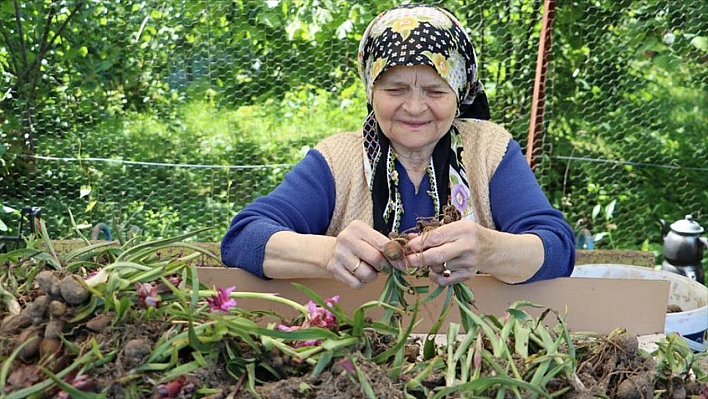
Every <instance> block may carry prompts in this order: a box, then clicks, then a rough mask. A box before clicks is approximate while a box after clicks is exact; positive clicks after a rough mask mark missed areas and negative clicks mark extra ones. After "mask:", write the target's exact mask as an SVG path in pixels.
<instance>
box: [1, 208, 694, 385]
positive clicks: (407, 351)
mask: <svg viewBox="0 0 708 399" xmlns="http://www.w3.org/2000/svg"><path fill="white" fill-rule="evenodd" d="M447 222H449V221H443V223H447ZM42 230H43V231H44V229H42ZM199 233H200V231H197V232H193V233H189V234H185V235H183V236H179V237H175V238H171V239H164V240H157V241H153V242H144V243H139V242H128V243H124V244H123V245H122V246H120V247H117V246H115V245H114V243H99V244H91V243H89V242H87V243H86V245H85V246H84V247H82V248H77V249H75V250H73V251H70V252H67V253H63V254H57V253H56V252H55V251H54V250H53V248H52V242H51V241H50V240H49V239H48V238H47V237H46V235H42V236H41V240H32V239H30V240H28V246H27V248H25V249H20V250H17V251H14V252H11V253H7V254H0V362H1V365H0V398H8V399H10V398H28V397H29V398H278V399H289V398H347V399H349V398H657V397H658V398H690V397H694V398H702V399H708V388H707V387H706V382H708V375H707V372H706V370H704V369H702V368H701V366H700V364H701V363H700V361H701V359H705V357H706V354H705V353H694V352H693V351H691V350H690V349H689V348H688V346H687V345H686V343H685V341H684V340H683V339H682V338H681V337H679V336H678V335H676V334H669V335H667V336H666V339H662V340H661V341H660V342H659V343H658V348H657V349H656V350H655V351H653V352H652V353H646V352H645V351H643V350H642V349H641V348H639V345H638V341H637V337H636V336H632V335H629V334H627V333H626V332H624V331H623V330H622V329H618V330H616V331H615V332H613V333H611V334H609V335H599V334H592V333H585V334H578V333H574V332H571V331H569V330H568V328H567V325H566V323H565V315H561V314H557V313H555V312H554V311H552V310H550V309H544V308H541V309H542V310H543V311H542V312H541V314H540V316H538V317H534V316H531V315H530V314H529V313H528V312H527V310H529V309H531V308H539V307H538V306H537V305H535V304H532V303H528V302H517V303H514V304H513V305H512V306H510V307H509V309H508V310H507V312H506V313H505V314H504V315H483V314H477V313H476V312H475V308H474V306H473V296H472V293H471V292H470V291H469V289H467V290H465V288H466V287H465V286H464V285H463V284H459V285H456V286H455V287H451V288H442V287H441V288H440V289H438V290H436V291H435V292H432V293H429V292H426V291H425V289H423V288H422V287H417V286H415V285H414V283H412V282H411V281H413V282H414V281H415V278H411V277H415V276H407V275H405V273H403V274H397V273H396V272H395V271H389V275H388V277H387V278H388V280H387V284H386V289H385V292H383V293H382V296H381V298H380V299H379V300H372V301H371V302H368V303H366V304H364V305H362V306H361V307H359V308H358V309H357V310H356V311H355V312H354V313H353V314H346V313H345V312H344V311H343V310H342V309H341V308H340V307H339V305H338V301H339V299H340V298H339V297H334V298H321V297H319V296H318V295H317V294H316V293H315V292H313V291H311V290H310V289H309V288H307V287H304V286H298V288H300V289H301V290H303V291H304V292H305V293H307V294H308V296H309V297H310V298H311V301H310V302H309V303H307V304H300V303H296V302H293V301H291V300H289V299H287V298H282V297H279V296H276V295H272V294H263V293H254V292H247V291H245V290H244V288H245V287H238V286H236V287H205V286H203V285H202V284H200V282H199V280H198V274H197V266H195V265H194V264H193V262H191V260H193V259H195V258H196V257H198V256H204V254H205V253H206V254H207V255H210V256H213V255H211V254H209V253H208V252H206V251H205V250H204V249H202V248H200V247H198V246H195V245H191V244H190V243H189V242H187V241H186V240H188V239H190V238H191V237H194V236H196V235H197V234H199ZM168 247H180V248H182V254H181V255H180V256H176V257H170V258H165V257H164V256H162V255H161V253H162V252H163V251H165V249H166V248H168ZM341 295H342V296H343V295H347V293H344V292H343V293H341ZM438 295H446V298H445V299H446V301H448V304H449V305H450V306H446V310H447V311H448V312H449V311H450V309H452V308H456V309H457V311H459V312H461V314H462V315H463V316H464V317H463V318H461V320H462V323H461V324H456V323H449V324H448V327H447V329H446V330H445V331H440V329H441V326H442V325H443V321H444V320H445V317H446V315H447V313H444V314H442V315H440V320H438V322H437V323H436V327H435V328H434V329H433V330H432V331H431V332H430V335H428V336H424V337H419V336H414V335H412V334H411V333H412V330H413V325H412V323H411V324H403V323H402V322H401V320H403V318H402V317H401V316H402V315H404V314H412V315H413V317H412V319H413V320H415V319H416V314H417V309H418V306H420V304H421V303H423V302H425V301H427V300H430V299H431V298H433V297H435V296H438ZM240 298H261V299H265V300H269V301H274V302H277V303H279V304H285V305H287V306H290V307H292V308H293V309H295V310H296V311H297V312H298V314H299V315H300V316H298V317H297V318H295V319H284V318H282V317H280V316H279V315H277V314H273V313H271V312H266V311H248V310H246V309H243V308H240V307H239V304H238V302H239V299H240ZM454 305H456V306H454ZM375 309H378V310H380V309H383V310H384V312H383V314H384V317H382V318H380V319H373V318H372V317H371V316H370V311H372V310H375ZM436 336H437V337H441V336H442V337H444V338H445V340H444V343H441V342H442V341H441V340H436V339H435V338H436ZM703 364H704V363H703Z"/></svg>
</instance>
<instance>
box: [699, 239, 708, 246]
mask: <svg viewBox="0 0 708 399" xmlns="http://www.w3.org/2000/svg"><path fill="white" fill-rule="evenodd" d="M698 240H699V241H700V242H701V243H702V244H703V246H705V247H706V248H708V237H699V238H698Z"/></svg>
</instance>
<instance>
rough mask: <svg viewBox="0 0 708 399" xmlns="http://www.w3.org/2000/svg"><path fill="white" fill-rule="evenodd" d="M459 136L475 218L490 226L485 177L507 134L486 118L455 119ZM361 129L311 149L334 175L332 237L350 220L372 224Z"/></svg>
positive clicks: (496, 162) (490, 172)
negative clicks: (334, 194)
mask: <svg viewBox="0 0 708 399" xmlns="http://www.w3.org/2000/svg"><path fill="white" fill-rule="evenodd" d="M455 125H456V126H457V128H458V130H459V131H460V134H461V137H462V146H463V148H464V152H463V154H462V157H463V162H464V164H465V170H466V171H467V177H468V180H469V184H470V196H471V199H472V201H473V202H472V203H473V204H474V212H475V217H476V221H477V222H478V223H480V224H481V225H482V226H484V227H488V228H492V229H493V228H494V222H493V221H492V211H491V208H490V204H489V180H490V179H491V178H492V175H493V174H494V171H495V170H496V168H497V165H499V162H500V161H501V159H502V158H503V157H504V154H505V153H506V149H507V146H508V144H509V140H510V139H511V134H509V132H507V131H506V130H505V129H504V128H503V127H501V126H499V125H497V124H495V123H492V122H488V121H479V120H457V121H455ZM362 140H363V137H362V133H361V132H348V133H339V134H336V135H333V136H330V137H328V138H326V139H324V140H323V141H322V142H320V143H319V144H318V145H317V146H316V147H315V148H316V149H317V150H318V151H319V152H320V153H321V154H322V155H323V156H324V158H325V160H326V161H327V163H328V164H329V167H330V170H331V171H332V175H333V176H334V183H335V190H336V197H335V203H334V213H333V215H332V220H331V221H330V224H329V228H328V229H327V234H328V235H331V236H336V235H337V234H339V232H340V231H342V230H343V229H344V228H345V227H346V226H347V225H348V224H349V223H350V222H351V221H353V220H361V221H363V222H365V223H367V224H368V225H369V226H373V225H374V218H373V202H372V200H371V193H370V192H369V188H368V187H367V184H366V175H365V173H364V158H363V157H364V155H363V151H364V150H363V145H362Z"/></svg>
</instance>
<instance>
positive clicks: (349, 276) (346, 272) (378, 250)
mask: <svg viewBox="0 0 708 399" xmlns="http://www.w3.org/2000/svg"><path fill="white" fill-rule="evenodd" d="M388 241H389V239H388V237H386V236H384V235H383V234H381V233H379V232H378V231H376V230H374V229H373V228H371V227H370V226H368V225H367V224H366V223H364V222H361V221H358V220H355V221H353V222H351V223H349V225H347V227H345V228H344V230H342V232H340V233H339V235H338V236H337V240H336V243H335V245H334V255H333V256H332V259H331V260H330V261H329V263H328V264H327V270H328V271H329V272H330V273H332V276H333V277H334V278H335V279H336V280H338V281H341V282H342V283H344V284H347V285H348V286H350V287H352V288H361V287H363V286H364V284H366V283H370V282H372V281H374V280H376V277H378V272H379V271H381V270H382V269H383V268H386V267H391V265H390V264H389V263H388V261H387V260H386V259H385V258H384V256H383V248H384V246H385V245H386V243H388Z"/></svg>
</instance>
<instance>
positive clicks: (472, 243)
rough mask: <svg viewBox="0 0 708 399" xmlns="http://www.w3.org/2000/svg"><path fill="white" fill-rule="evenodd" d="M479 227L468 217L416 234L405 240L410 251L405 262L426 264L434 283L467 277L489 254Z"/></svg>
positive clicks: (465, 278)
mask: <svg viewBox="0 0 708 399" xmlns="http://www.w3.org/2000/svg"><path fill="white" fill-rule="evenodd" d="M482 230H483V228H482V227H481V226H480V225H479V224H477V223H475V222H473V221H471V220H460V221H456V222H454V223H449V224H444V225H442V226H440V227H438V228H436V229H434V230H432V231H429V232H426V233H423V234H421V235H418V236H416V237H415V238H413V239H411V240H410V241H409V242H408V247H409V249H410V251H411V253H410V254H409V255H408V256H407V257H406V260H407V263H408V265H409V266H410V267H417V268H423V267H429V268H430V273H429V277H430V279H431V280H432V281H433V282H434V283H436V284H438V285H443V286H445V285H451V284H455V283H460V282H463V281H465V280H468V279H470V278H472V277H474V275H476V274H477V272H478V271H479V270H480V265H483V264H484V262H485V259H486V258H487V257H488V256H489V255H488V253H489V250H488V249H487V247H486V245H484V241H485V240H484V234H483V233H482Z"/></svg>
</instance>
